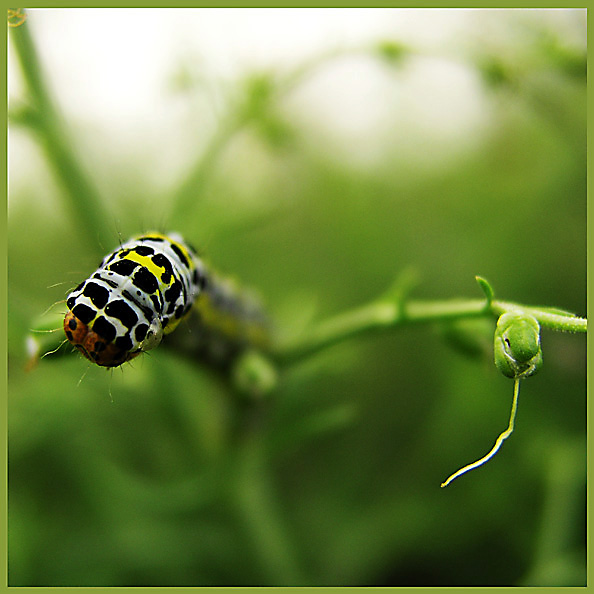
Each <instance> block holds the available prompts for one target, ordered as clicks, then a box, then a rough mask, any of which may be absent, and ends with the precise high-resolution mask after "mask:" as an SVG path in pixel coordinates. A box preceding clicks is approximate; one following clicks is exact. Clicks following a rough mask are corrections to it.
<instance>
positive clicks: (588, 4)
mask: <svg viewBox="0 0 594 594" xmlns="http://www.w3.org/2000/svg"><path fill="white" fill-rule="evenodd" d="M9 6H12V5H9V4H8V3H7V4H6V6H4V7H3V9H4V11H5V13H6V10H7V9H8V8H9ZM27 7H29V8H266V7H268V8H427V9H430V8H474V9H481V8H585V9H590V8H591V9H593V10H594V0H587V1H582V2H579V3H574V2H571V3H570V4H569V5H565V2H562V1H559V0H558V1H557V2H551V1H549V0H546V1H541V2H535V1H534V0H529V1H526V0H525V1H524V2H511V1H509V2H502V1H501V0H499V1H496V2H485V1H481V2H472V1H470V0H467V1H459V2H456V3H448V2H445V1H442V2H439V1H438V2H436V1H433V2H430V1H427V0H421V1H419V2H396V1H393V0H392V1H389V0H385V1H378V0H373V1H370V2H368V3H366V2H365V1H364V0H359V1H358V2H355V1H353V0H342V1H341V2H339V1H337V0H334V1H330V2H328V0H326V2H313V1H311V0H310V1H306V0H300V1H295V0H293V1H292V2H285V3H280V2H278V1H276V2H275V1H271V0H269V1H267V2H266V1H264V2H263V1H262V0H260V1H257V2H256V1H254V2H249V1H248V0H227V1H226V2H221V3H216V2H213V1H212V0H211V1H210V2H206V1H205V2H196V1H194V2H190V1H186V2H183V1H179V0H178V1H177V2H172V3H170V4H167V3H165V2H160V3H159V2H155V1H154V0H153V1H152V2H151V1H150V0H149V2H127V3H126V4H125V5H121V4H118V3H116V2H108V1H104V2H93V3H91V4H88V5H85V4H82V3H81V2H67V1H61V2H60V1H58V2H54V3H51V2H49V1H39V0H37V1H33V2H30V3H28V4H27ZM593 15H594V12H593V11H592V10H588V17H587V23H588V32H591V31H592V23H593V22H594V21H593V18H594V16H593ZM7 31H8V27H4V33H3V44H2V54H3V65H4V67H3V68H1V69H0V76H1V80H2V88H3V89H4V93H3V94H2V106H3V107H4V114H6V113H7V109H6V108H7V72H6V70H7V69H6V63H7V62H6V58H7V41H8V40H7ZM593 53H594V51H590V48H589V49H588V58H590V57H591V54H593ZM588 61H589V60H588ZM590 87H591V85H588V90H590ZM588 120H589V121H590V122H592V121H594V101H592V100H591V97H589V101H588ZM590 128H592V126H590ZM3 132H4V136H3V138H4V142H3V143H2V155H1V156H2V158H1V162H2V172H3V178H4V185H3V190H2V198H3V202H2V204H3V212H2V215H0V243H1V246H2V247H1V253H2V258H0V287H1V291H0V308H1V316H0V338H1V341H0V345H1V351H0V353H1V355H2V366H1V369H0V386H1V389H0V394H1V395H2V404H1V406H0V411H1V413H3V414H0V419H2V422H1V425H0V426H1V429H0V434H1V435H2V440H1V446H0V447H1V458H2V461H3V465H2V468H3V472H2V475H1V476H2V481H1V484H0V493H1V494H2V511H1V513H0V518H1V522H0V528H1V535H2V540H1V544H0V553H1V559H0V591H1V592H4V591H18V592H19V593H21V592H22V593H23V594H29V593H30V592H43V591H45V590H51V591H52V592H62V591H74V592H76V593H78V592H84V593H86V592H89V593H95V592H98V591H99V592H100V591H104V590H105V591H109V592H126V593H129V592H130V591H134V590H137V591H143V592H144V591H151V592H161V591H171V592H173V591H176V592H186V591H194V590H195V591H198V592H207V591H208V592H211V591H212V592H216V593H221V594H226V593H229V592H241V593H245V594H251V593H256V592H266V593H270V594H277V593H279V594H280V593H293V592H295V593H300V592H309V591H311V592H315V593H317V592H324V593H325V592H329V593H332V594H334V593H337V594H338V593H343V592H344V593H349V594H350V593H351V592H369V591H372V592H375V591H392V590H394V591H417V590H418V591H437V590H451V591H464V592H479V591H489V592H503V591H510V590H515V589H516V588H487V587H485V588H455V587H444V588H422V587H418V588H406V587H405V588H398V587H394V588H387V587H386V588H384V587H381V588H380V587H377V588H371V587H370V588H359V587H319V588H299V587H291V588H283V587H267V588H252V587H245V588H239V587H233V588H228V587H220V588H201V587H196V588H185V587H184V588H173V587H170V588H167V587H162V588H160V587H158V588H154V587H153V588H136V587H135V588H122V587H113V588H109V587H105V588H90V587H89V588H70V587H69V588H51V589H49V588H28V587H18V588H17V587H13V588H8V587H7V583H8V582H7V578H8V563H7V558H8V550H7V530H8V521H7V499H8V497H7V486H8V479H7V453H8V447H7V439H8V429H7V402H8V386H7V381H8V377H7V355H8V348H7V321H8V307H7V305H8V301H7V288H8V245H7V226H8V225H7V222H8V190H7V118H6V117H4V119H3ZM592 137H594V134H593V133H592V131H591V129H590V130H589V132H588V140H590V139H591V138H592ZM589 144H590V143H589ZM591 161H592V158H591V156H590V153H589V152H588V173H589V172H590V164H591ZM590 206H591V203H590V192H589V191H588V210H587V213H588V214H587V229H588V239H589V238H590V229H591V228H592V224H593V223H594V214H593V213H592V209H591V208H590ZM591 255H592V243H591V242H590V241H588V246H587V256H588V279H587V289H588V301H587V304H588V314H589V313H590V311H591V307H590V306H591V290H590V289H591V286H592V278H593V277H592V275H591V274H590V265H589V264H590V262H591V258H590V256H591ZM588 343H589V340H588ZM591 368H592V349H591V348H590V344H588V372H590V370H591ZM588 376H589V373H588ZM587 385H588V396H589V394H590V382H588V384H587ZM587 414H588V428H589V427H590V414H591V410H590V406H587ZM590 452H591V444H590V441H589V439H588V454H590ZM590 477H591V473H590V464H588V482H587V484H588V499H587V501H588V511H590V502H591V501H590V490H591V489H590V487H591V486H592V483H591V480H590ZM589 515H590V514H589V513H588V531H587V534H588V544H589V545H590V529H589V528H590V522H589ZM591 557H592V549H591V547H590V546H588V558H587V569H588V576H589V569H590V566H591V563H590V561H591ZM460 561H461V563H463V560H460ZM582 589H583V588H578V590H582ZM586 589H590V588H589V587H586ZM521 590H522V592H524V591H527V592H538V593H539V594H540V593H541V592H549V591H555V592H558V591H565V592H570V591H571V592H575V590H576V588H569V587H567V588H521Z"/></svg>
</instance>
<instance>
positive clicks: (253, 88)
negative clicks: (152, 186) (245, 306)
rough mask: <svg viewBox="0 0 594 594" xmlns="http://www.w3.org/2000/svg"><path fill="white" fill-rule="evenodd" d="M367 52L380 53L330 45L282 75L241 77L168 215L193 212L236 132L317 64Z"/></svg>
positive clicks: (176, 218) (264, 112) (366, 48)
mask: <svg viewBox="0 0 594 594" xmlns="http://www.w3.org/2000/svg"><path fill="white" fill-rule="evenodd" d="M370 53H372V54H380V55H381V47H375V46H366V45H365V46H361V47H358V46H357V47H347V48H337V49H332V50H329V51H327V52H324V53H321V54H319V55H316V56H314V57H313V58H311V59H309V60H305V61H304V62H303V63H301V64H299V65H298V66H296V67H295V68H293V69H292V70H291V71H289V72H287V73H285V74H283V75H279V76H276V75H273V74H270V73H266V72H264V73H255V74H252V75H250V76H248V77H247V78H246V79H245V80H244V81H243V83H244V86H243V88H241V89H240V90H239V95H238V96H232V97H231V98H230V99H229V103H228V106H227V113H226V115H224V116H223V117H221V119H220V124H219V127H218V128H217V131H216V132H215V133H214V135H213V137H212V138H211V140H210V142H209V144H208V146H207V148H206V150H205V151H204V152H203V153H202V154H200V155H199V156H198V157H197V158H196V160H195V162H194V164H193V165H192V166H191V167H190V169H189V172H188V173H187V175H186V178H185V180H184V181H182V182H181V183H180V184H179V186H178V188H177V190H175V191H174V193H173V209H172V212H171V213H170V219H171V220H173V221H184V220H186V219H187V218H188V213H189V212H192V210H193V209H194V208H195V205H196V203H197V202H198V201H199V200H200V197H201V195H202V192H203V191H204V188H205V186H206V184H207V182H208V180H209V178H210V176H211V175H212V173H213V171H214V169H215V167H216V164H217V161H219V159H220V158H221V156H222V154H223V153H224V151H225V149H226V148H227V146H228V144H229V142H230V141H231V140H232V139H233V137H234V136H235V134H237V133H238V132H240V131H241V130H242V129H243V128H245V127H247V126H249V125H250V123H252V122H255V121H257V119H258V118H262V117H266V115H267V114H268V113H269V112H270V110H271V108H272V107H273V106H275V105H276V104H277V103H278V102H279V100H280V99H282V97H283V96H285V95H287V94H289V93H290V92H291V91H293V90H294V89H295V88H296V87H298V86H299V85H300V84H302V83H303V82H304V81H305V80H306V79H307V78H308V77H309V76H311V75H312V74H313V73H314V72H315V71H316V70H317V69H319V68H320V67H322V66H324V65H325V64H327V63H329V62H331V61H332V60H335V59H337V58H341V57H345V56H349V55H356V54H362V55H365V54H370ZM190 218H191V217H190Z"/></svg>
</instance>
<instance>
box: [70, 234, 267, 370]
mask: <svg viewBox="0 0 594 594" xmlns="http://www.w3.org/2000/svg"><path fill="white" fill-rule="evenodd" d="M66 305H67V307H68V311H67V312H66V315H65V317H64V332H65V334H66V338H67V339H68V341H69V342H70V343H71V344H72V345H73V346H74V347H75V348H76V349H77V350H78V351H79V352H80V353H81V354H82V355H83V356H84V357H86V358H87V359H88V360H90V361H92V362H93V363H95V364H97V365H99V366H102V367H118V366H120V365H122V364H123V363H126V362H127V361H131V360H132V359H134V358H135V357H137V356H138V355H140V354H141V353H144V352H146V351H149V350H151V349H154V348H155V347H157V346H158V345H159V344H160V343H161V341H162V339H163V337H164V336H166V335H168V334H170V333H171V332H173V331H174V330H175V329H176V328H177V327H178V326H179V324H180V322H181V321H182V320H187V321H188V324H187V326H188V331H187V332H185V333H184V334H185V336H181V337H180V338H179V340H177V341H176V342H174V343H173V344H174V346H177V348H178V350H179V349H182V350H184V351H185V352H186V354H190V355H191V356H195V357H197V358H200V359H204V360H206V361H208V362H209V363H211V364H214V365H215V366H217V367H226V366H228V365H229V364H230V363H231V362H232V361H233V360H234V357H235V356H236V355H237V354H239V353H240V352H242V351H243V350H244V349H245V348H247V347H250V346H254V347H257V348H260V349H264V348H266V345H267V344H268V321H267V319H266V316H265V315H264V314H263V312H262V310H261V308H260V305H259V303H258V302H257V300H255V299H254V298H253V297H251V296H250V295H248V294H245V293H242V292H241V291H239V290H238V289H237V287H236V286H235V285H234V283H233V282H231V281H229V280H227V279H223V278H222V277H220V276H218V275H216V274H215V273H214V272H212V271H211V270H209V269H208V268H207V266H206V265H205V264H204V262H203V261H202V260H201V259H200V258H199V257H198V256H197V254H196V250H194V248H192V247H191V246H190V245H189V244H188V243H186V242H185V241H184V240H183V238H182V237H181V236H180V235H178V234H176V233H170V234H168V235H165V234H162V233H157V232H151V233H148V234H145V235H141V236H138V237H135V238H132V239H130V240H129V241H127V242H126V243H124V244H122V245H121V246H120V247H119V248H118V249H116V250H114V251H113V252H111V253H110V254H108V255H107V256H105V258H104V259H103V260H102V262H101V264H100V265H99V268H98V269H97V270H96V271H95V272H94V273H93V274H91V276H90V277H89V278H88V279H86V280H84V281H83V282H82V283H80V284H79V285H78V287H76V289H74V290H73V291H72V292H71V293H70V294H69V295H68V297H67V298H66Z"/></svg>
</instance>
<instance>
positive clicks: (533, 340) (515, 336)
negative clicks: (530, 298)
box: [494, 312, 542, 379]
mask: <svg viewBox="0 0 594 594" xmlns="http://www.w3.org/2000/svg"><path fill="white" fill-rule="evenodd" d="M494 346H495V365H496V366H497V369H499V371H501V373H503V375H505V376H507V377H511V378H514V379H518V378H523V377H528V376H529V375H533V374H534V373H536V372H537V371H538V370H539V369H540V367H541V366H542V351H541V348H540V326H539V324H538V322H537V321H536V319H535V318H534V317H532V316H530V315H528V314H526V313H523V312H510V313H504V314H503V315H502V316H501V317H500V318H499V320H498V321H497V328H496V329H495V345H494Z"/></svg>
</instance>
